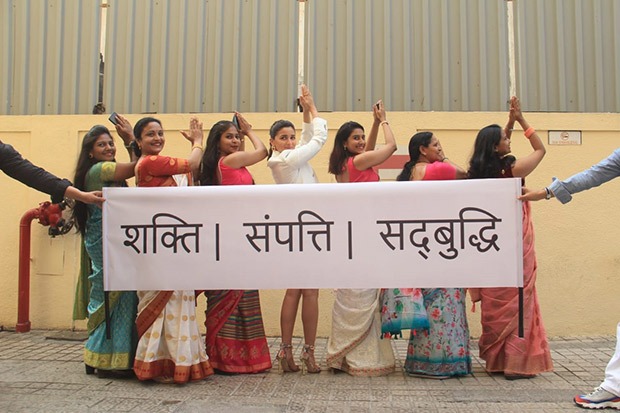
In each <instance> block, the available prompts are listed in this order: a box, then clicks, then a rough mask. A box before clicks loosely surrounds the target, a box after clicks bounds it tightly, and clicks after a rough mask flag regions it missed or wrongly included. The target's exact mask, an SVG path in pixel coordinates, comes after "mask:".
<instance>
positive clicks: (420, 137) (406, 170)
mask: <svg viewBox="0 0 620 413" xmlns="http://www.w3.org/2000/svg"><path fill="white" fill-rule="evenodd" d="M432 139H433V132H418V133H416V134H415V135H413V136H412V137H411V139H409V160H408V161H407V163H405V166H404V167H403V170H402V171H401V172H400V174H399V175H398V177H397V178H396V180H397V181H409V180H411V170H412V169H413V167H414V166H415V164H416V163H417V162H418V159H419V158H420V147H421V146H424V147H425V148H428V145H430V144H431V140H432Z"/></svg>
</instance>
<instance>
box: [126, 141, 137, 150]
mask: <svg viewBox="0 0 620 413" xmlns="http://www.w3.org/2000/svg"><path fill="white" fill-rule="evenodd" d="M135 146H136V141H131V142H129V143H128V144H127V145H125V148H126V149H131V150H133V148H134V147H135Z"/></svg>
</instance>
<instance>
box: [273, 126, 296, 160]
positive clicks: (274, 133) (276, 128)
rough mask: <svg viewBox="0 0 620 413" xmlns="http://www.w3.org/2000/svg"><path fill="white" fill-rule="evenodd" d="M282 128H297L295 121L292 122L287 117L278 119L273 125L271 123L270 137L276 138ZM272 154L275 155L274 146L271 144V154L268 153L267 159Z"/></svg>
mask: <svg viewBox="0 0 620 413" xmlns="http://www.w3.org/2000/svg"><path fill="white" fill-rule="evenodd" d="M282 128H293V130H295V125H293V122H291V121H290V120H286V119H280V120H277V121H275V122H273V125H271V128H269V137H270V138H271V139H274V138H275V137H276V135H277V134H278V132H280V129H282ZM271 155H273V146H272V145H269V154H268V155H267V160H269V158H271Z"/></svg>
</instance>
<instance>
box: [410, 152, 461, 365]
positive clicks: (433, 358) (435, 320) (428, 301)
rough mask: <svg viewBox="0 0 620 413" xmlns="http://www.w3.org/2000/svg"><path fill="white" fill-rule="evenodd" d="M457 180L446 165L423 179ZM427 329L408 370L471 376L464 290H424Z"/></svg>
mask: <svg viewBox="0 0 620 413" xmlns="http://www.w3.org/2000/svg"><path fill="white" fill-rule="evenodd" d="M455 178H456V168H455V167H454V166H453V165H451V164H449V163H445V162H433V163H432V164H429V165H427V166H426V171H425V173H424V178H423V180H448V179H455ZM422 296H423V297H424V307H425V309H426V314H427V316H428V321H429V328H428V330H424V331H422V332H420V331H417V330H415V331H412V332H411V335H410V336H409V345H408V346H407V358H406V359H405V371H407V372H408V373H413V374H422V375H427V376H460V375H465V374H470V373H471V372H472V368H471V354H470V352H469V326H468V324H467V313H466V309H465V289H464V288H423V289H422Z"/></svg>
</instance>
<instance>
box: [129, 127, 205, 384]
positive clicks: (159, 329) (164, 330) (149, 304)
mask: <svg viewBox="0 0 620 413" xmlns="http://www.w3.org/2000/svg"><path fill="white" fill-rule="evenodd" d="M181 133H182V134H183V136H184V137H185V139H187V140H188V141H190V142H191V143H192V149H191V152H190V155H189V158H188V159H182V158H171V157H169V156H162V155H160V153H161V151H162V150H163V149H164V145H165V143H166V140H165V138H164V131H163V128H162V125H161V122H160V121H159V120H157V119H155V118H151V117H147V118H142V119H140V120H139V121H138V122H137V123H136V126H135V127H134V135H135V136H136V142H137V143H138V147H139V150H140V151H141V157H140V159H139V160H138V163H137V165H136V182H137V184H138V186H146V187H157V186H183V185H187V184H191V183H192V182H193V179H192V176H191V173H192V172H194V173H195V172H196V171H197V170H198V167H199V166H200V158H201V156H202V139H203V132H202V123H201V122H200V121H198V119H196V118H192V119H191V120H190V123H189V130H188V131H182V132H181ZM138 298H139V300H140V302H139V304H138V318H137V320H136V326H137V329H138V336H139V341H138V348H137V350H136V361H135V364H134V371H135V373H136V376H137V377H138V379H140V380H155V381H158V382H161V383H186V382H188V381H195V380H202V379H204V378H205V377H207V376H209V375H210V374H213V369H212V368H211V365H210V364H209V360H208V357H207V354H206V353H205V349H204V345H203V344H202V341H201V340H200V331H199V330H198V324H197V323H196V306H195V304H194V303H195V298H196V296H195V292H194V291H193V290H191V291H138Z"/></svg>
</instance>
